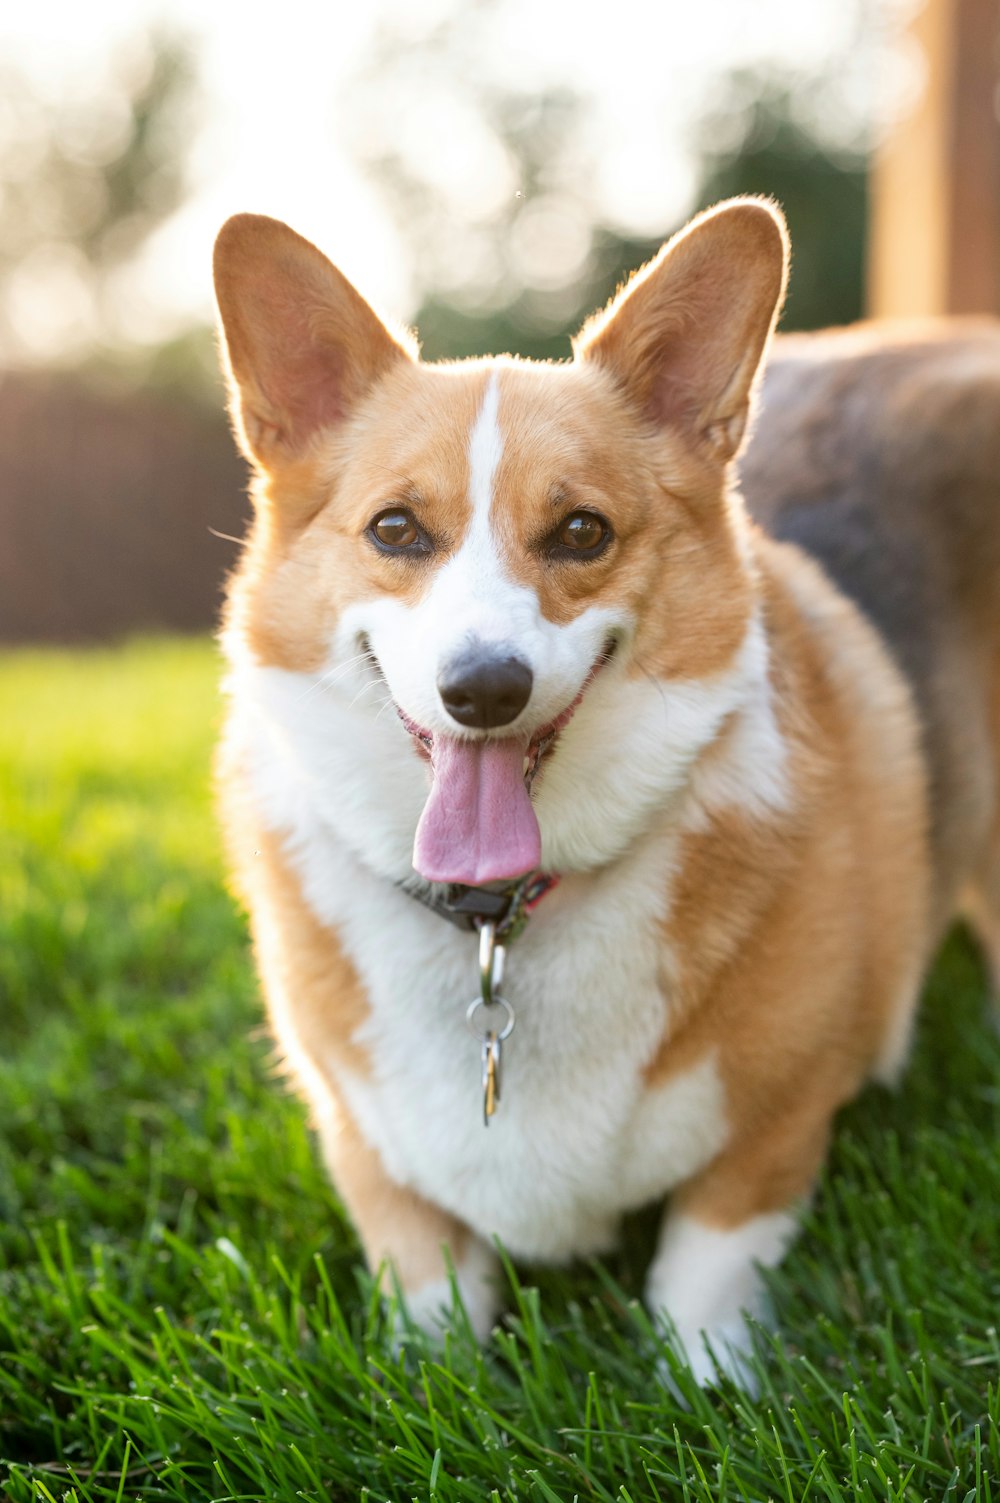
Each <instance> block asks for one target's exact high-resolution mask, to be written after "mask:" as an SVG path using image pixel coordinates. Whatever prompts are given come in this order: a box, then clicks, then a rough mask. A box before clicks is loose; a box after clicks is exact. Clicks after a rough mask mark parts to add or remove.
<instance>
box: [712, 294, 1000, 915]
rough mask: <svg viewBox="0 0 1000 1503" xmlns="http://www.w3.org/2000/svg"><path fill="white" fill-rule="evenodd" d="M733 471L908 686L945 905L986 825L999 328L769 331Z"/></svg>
mask: <svg viewBox="0 0 1000 1503" xmlns="http://www.w3.org/2000/svg"><path fill="white" fill-rule="evenodd" d="M741 470H742V485H743V490H744V494H745V497H746V500H747V503H748V506H749V508H750V511H751V513H752V515H753V516H754V517H755V519H756V520H757V521H758V522H759V523H760V524H761V525H762V526H763V527H764V529H765V530H766V531H767V532H769V533H770V534H771V535H772V536H774V537H776V538H778V539H780V540H784V541H789V542H792V543H796V544H798V545H799V546H800V547H802V548H803V549H805V550H806V551H807V552H808V553H809V554H811V555H812V556H813V557H814V558H816V559H817V560H818V561H819V562H820V563H821V564H822V565H823V567H824V569H825V570H826V572H827V573H828V575H829V576H830V577H831V578H832V579H833V580H834V581H835V583H836V584H837V585H838V587H839V588H840V589H841V590H842V591H843V592H844V593H845V594H846V595H848V596H849V597H850V598H851V599H853V600H854V601H855V602H856V603H857V604H858V605H859V606H860V607H861V608H862V610H863V611H864V612H865V613H866V615H867V616H868V617H869V619H870V620H871V621H872V622H873V623H874V624H875V626H876V627H877V628H878V630H879V631H880V633H881V634H882V636H883V638H884V639H885V641H886V642H887V644H888V646H889V648H890V650H891V652H892V653H893V655H894V657H895V658H896V661H897V662H898V664H899V665H900V667H901V668H902V669H903V671H904V673H905V674H906V676H907V678H908V680H909V681H910V684H911V686H912V688H913V692H914V696H915V699H916V702H917V706H918V709H919V712H920V716H921V721H922V727H923V734H924V739H925V746H926V751H927V756H928V761H929V771H930V780H931V794H932V804H931V815H932V840H933V844H934V846H935V848H936V862H935V865H936V869H937V872H938V880H939V901H940V903H941V905H942V909H946V908H947V907H949V906H950V905H951V903H953V902H954V898H955V893H954V891H953V889H952V881H951V878H952V874H953V873H955V872H956V871H958V870H960V869H961V868H962V867H963V866H964V865H966V864H967V859H968V857H967V853H968V850H969V849H970V848H972V847H975V846H976V845H978V844H980V843H981V842H982V840H983V837H984V834H985V832H986V829H988V828H989V827H990V825H991V824H992V823H993V822H994V821H996V819H997V803H998V797H997V786H998V781H1000V768H998V764H997V757H996V754H995V751H994V752H993V753H992V754H991V752H990V748H991V747H992V748H996V747H997V746H998V745H1000V325H998V324H994V323H992V322H989V321H982V322H978V321H977V322H973V321H969V322H962V323H957V322H955V323H947V322H942V323H940V324H931V323H929V324H923V325H914V326H900V327H899V328H898V329H891V328H890V329H888V330H886V328H884V327H882V328H880V327H879V326H878V325H874V324H873V325H865V326H861V327H860V328H857V329H851V330H837V331H832V332H830V333H827V334H822V335H810V336H791V337H787V338H785V339H782V340H779V341H777V342H776V346H775V349H774V353H773V355H772V359H771V362H770V365H769V367H768V370H767V374H766V377H765V382H764V389H763V400H762V404H761V412H760V415H759V419H758V422H757V425H756V429H755V433H754V437H753V440H752V442H751V444H750V447H749V449H748V451H747V453H746V454H745V456H744V459H743V462H742V466H741ZM973 643H975V644H976V646H975V648H972V647H971V644H973ZM998 847H1000V833H998V836H997V837H996V838H995V840H994V842H993V848H994V853H996V852H997V850H998ZM994 860H997V861H1000V857H997V855H996V854H995V855H994ZM950 889H952V890H950ZM944 917H945V913H944V912H942V918H944Z"/></svg>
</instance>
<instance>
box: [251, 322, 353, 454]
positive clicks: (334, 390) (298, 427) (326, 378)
mask: <svg viewBox="0 0 1000 1503" xmlns="http://www.w3.org/2000/svg"><path fill="white" fill-rule="evenodd" d="M340 364H341V362H340V361H339V360H338V358H337V356H336V354H335V353H334V351H333V350H329V349H327V350H324V349H318V348H317V347H316V346H315V345H313V346H312V347H309V346H308V345H307V346H306V347H305V348H304V349H301V350H298V351H295V352H294V353H292V354H290V357H289V358H287V359H286V360H285V362H284V365H283V368H278V369H276V370H275V372H274V376H273V378H272V377H271V376H270V375H269V376H268V378H267V386H266V388H265V395H266V396H267V398H268V400H269V401H270V402H271V403H272V404H273V406H274V407H275V409H276V410H277V411H278V412H280V413H281V414H282V416H283V417H284V418H285V419H286V422H285V425H284V427H283V429H282V432H283V436H284V437H286V438H287V439H288V440H290V441H291V442H293V443H296V444H300V443H303V442H305V440H306V439H308V438H309V437H311V435H312V434H313V433H315V432H317V430H318V429H320V428H326V427H330V426H331V425H332V424H334V423H338V422H340V421H341V420H342V418H343V416H344V403H343V400H342V396H341V382H340V380H339V379H338V376H339V367H340ZM272 379H273V389H272Z"/></svg>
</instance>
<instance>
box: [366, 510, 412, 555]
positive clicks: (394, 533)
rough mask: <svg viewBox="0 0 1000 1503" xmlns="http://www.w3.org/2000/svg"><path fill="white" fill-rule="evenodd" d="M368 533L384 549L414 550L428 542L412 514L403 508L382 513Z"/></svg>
mask: <svg viewBox="0 0 1000 1503" xmlns="http://www.w3.org/2000/svg"><path fill="white" fill-rule="evenodd" d="M368 531H369V533H370V534H371V536H372V538H374V540H375V542H376V543H378V544H379V546H380V547H382V548H407V549H414V548H416V547H419V546H421V545H424V544H426V541H427V540H426V538H425V537H424V534H423V533H422V532H421V531H420V528H419V527H418V526H417V524H416V522H415V521H414V520H413V518H412V517H411V516H410V513H409V512H408V511H403V510H402V509H401V508H400V509H398V510H395V511H384V512H382V514H381V516H378V517H376V518H375V520H374V522H373V523H372V524H371V526H370V527H369V529H368Z"/></svg>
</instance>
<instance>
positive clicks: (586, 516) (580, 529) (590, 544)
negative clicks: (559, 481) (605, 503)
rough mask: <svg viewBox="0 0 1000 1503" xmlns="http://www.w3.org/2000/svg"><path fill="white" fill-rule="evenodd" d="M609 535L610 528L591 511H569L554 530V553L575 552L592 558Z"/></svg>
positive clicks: (601, 518)
mask: <svg viewBox="0 0 1000 1503" xmlns="http://www.w3.org/2000/svg"><path fill="white" fill-rule="evenodd" d="M610 536H611V528H610V527H609V526H608V524H607V522H605V520H604V518H603V517H599V516H598V515H597V513H596V512H593V511H571V512H570V514H569V516H568V517H565V518H564V519H563V521H562V522H561V523H560V524H559V527H558V528H557V530H556V533H555V537H554V538H553V543H554V545H555V552H556V553H576V554H579V555H583V556H585V557H586V556H589V557H591V558H593V557H594V556H595V555H596V554H598V553H600V551H601V549H602V548H603V547H604V545H605V543H606V542H607V541H608V539H609V538H610Z"/></svg>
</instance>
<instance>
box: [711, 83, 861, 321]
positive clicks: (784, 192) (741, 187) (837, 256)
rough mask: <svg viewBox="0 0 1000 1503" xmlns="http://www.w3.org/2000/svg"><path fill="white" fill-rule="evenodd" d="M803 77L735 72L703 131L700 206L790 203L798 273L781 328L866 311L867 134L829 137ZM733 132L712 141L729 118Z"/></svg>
mask: <svg viewBox="0 0 1000 1503" xmlns="http://www.w3.org/2000/svg"><path fill="white" fill-rule="evenodd" d="M803 92H804V90H803V87H802V85H801V84H800V85H799V86H798V88H797V89H796V88H793V87H791V86H790V85H789V84H786V83H783V82H782V81H781V80H780V79H775V78H769V77H761V76H760V75H759V74H753V73H749V74H747V73H738V74H735V75H733V77H732V78H731V79H729V80H728V81H727V84H726V88H725V90H724V94H723V103H722V104H721V105H720V106H718V107H717V108H716V109H714V110H712V111H710V112H709V114H708V115H707V116H706V118H705V119H704V121H703V122H702V124H701V125H700V127H699V130H698V139H699V143H700V146H701V152H700V155H701V186H700V187H699V190H698V205H697V206H698V207H699V208H705V207H707V206H708V205H709V204H713V203H718V201H719V199H722V198H730V197H732V196H733V195H734V194H737V193H764V194H768V195H769V196H770V197H772V198H776V199H777V200H778V202H779V203H780V204H781V206H782V208H783V209H784V211H785V215H786V217H787V219H788V228H789V232H790V234H791V239H792V248H793V258H792V276H791V280H790V283H789V291H788V301H787V303H786V305H785V314H784V317H783V319H782V325H781V326H782V328H784V329H818V328H822V327H823V326H824V325H827V324H846V323H851V322H852V321H853V320H854V319H856V318H860V317H861V314H862V309H863V300H864V264H865V242H866V236H867V227H868V155H867V153H866V151H865V150H864V148H863V145H862V144H861V143H860V142H857V141H855V142H853V143H851V142H848V143H833V142H830V141H824V140H823V139H822V137H821V136H820V134H819V133H818V132H817V131H816V130H815V128H812V129H810V127H809V126H808V125H807V124H805V123H804V122H803V121H802V120H801V118H800V96H801V94H802V93H803ZM734 120H735V121H737V122H738V124H739V130H738V134H737V136H736V139H735V140H733V139H730V140H729V141H728V142H727V145H726V148H725V150H723V151H721V152H720V151H718V150H716V149H714V148H713V144H712V143H713V140H714V139H715V138H716V136H717V132H718V127H719V126H720V125H721V124H725V125H726V126H727V127H728V128H729V129H727V132H726V134H727V135H730V136H731V126H732V122H733V121H734Z"/></svg>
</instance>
